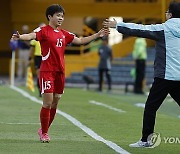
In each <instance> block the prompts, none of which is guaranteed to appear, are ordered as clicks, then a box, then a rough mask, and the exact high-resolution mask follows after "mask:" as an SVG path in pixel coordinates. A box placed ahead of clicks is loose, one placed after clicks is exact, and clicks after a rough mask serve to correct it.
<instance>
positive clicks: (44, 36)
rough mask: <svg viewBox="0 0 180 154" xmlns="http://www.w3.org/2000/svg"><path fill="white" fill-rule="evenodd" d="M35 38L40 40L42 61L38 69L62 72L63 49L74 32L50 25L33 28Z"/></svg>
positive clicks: (69, 41) (71, 38)
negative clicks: (56, 28)
mask: <svg viewBox="0 0 180 154" xmlns="http://www.w3.org/2000/svg"><path fill="white" fill-rule="evenodd" d="M34 32H35V33H36V40H38V41H39V42H40V45H41V53H42V63H41V67H40V71H60V72H63V73H64V71H65V70H64V69H65V68H64V51H65V47H66V45H67V44H69V43H71V42H72V40H73V39H74V34H72V33H70V32H68V31H65V30H63V29H58V30H55V29H53V28H52V27H51V26H49V25H47V26H45V27H41V28H40V27H39V28H37V29H36V30H34Z"/></svg>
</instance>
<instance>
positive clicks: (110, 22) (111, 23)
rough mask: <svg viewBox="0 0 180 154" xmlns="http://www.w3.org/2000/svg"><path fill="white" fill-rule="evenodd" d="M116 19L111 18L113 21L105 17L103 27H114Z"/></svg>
mask: <svg viewBox="0 0 180 154" xmlns="http://www.w3.org/2000/svg"><path fill="white" fill-rule="evenodd" d="M116 24H117V21H116V19H114V18H113V21H110V20H109V19H106V20H105V21H103V27H104V28H106V29H107V28H116Z"/></svg>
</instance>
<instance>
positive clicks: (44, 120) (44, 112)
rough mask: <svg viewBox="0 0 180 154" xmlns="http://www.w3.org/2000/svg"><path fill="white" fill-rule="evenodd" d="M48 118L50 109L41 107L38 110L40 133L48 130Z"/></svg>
mask: <svg viewBox="0 0 180 154" xmlns="http://www.w3.org/2000/svg"><path fill="white" fill-rule="evenodd" d="M49 119H50V109H47V108H44V107H42V108H41V111H40V121H41V128H42V134H44V133H47V132H48V128H49Z"/></svg>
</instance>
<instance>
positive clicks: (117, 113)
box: [0, 86, 180, 154]
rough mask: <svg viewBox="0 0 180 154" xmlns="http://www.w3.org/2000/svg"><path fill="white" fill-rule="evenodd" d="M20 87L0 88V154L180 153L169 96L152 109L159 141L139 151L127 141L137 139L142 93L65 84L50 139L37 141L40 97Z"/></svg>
mask: <svg viewBox="0 0 180 154" xmlns="http://www.w3.org/2000/svg"><path fill="white" fill-rule="evenodd" d="M20 89H21V90H23V91H21V93H20V92H18V91H16V90H14V89H12V88H10V87H9V86H0V105H1V107H0V118H1V119H0V154H1V153H2V154H5V153H8V154H9V153H13V154H14V153H17V154H21V153H22V154H26V153H32V154H36V153H37V154H40V153H44V154H45V153H47V154H48V153H51V154H59V153H60V154H115V153H118V152H117V151H119V153H128V152H129V153H133V154H146V153H147V154H150V153H163V154H169V153H171V154H178V153H180V143H179V142H178V141H179V140H178V139H180V133H179V132H180V118H179V116H180V108H179V106H178V105H177V104H176V103H175V102H174V101H172V99H171V98H170V97H168V98H167V99H166V101H165V102H164V104H163V105H162V106H161V108H160V110H159V111H158V113H157V119H156V127H155V132H159V133H160V134H161V140H162V141H161V144H160V145H159V146H158V147H156V148H154V149H148V148H143V149H142V148H141V149H139V148H130V147H129V146H128V145H129V144H130V143H133V142H136V141H137V140H139V139H140V136H141V127H142V114H143V108H141V107H137V106H136V105H135V104H137V103H144V102H145V100H146V97H147V96H144V95H134V94H122V93H117V92H116V93H113V92H112V93H111V94H110V93H105V92H104V93H98V92H96V91H85V90H83V89H78V88H66V89H65V93H64V95H63V96H62V99H61V101H60V103H59V110H58V114H57V115H56V118H55V120H54V123H53V125H52V126H51V128H50V130H49V135H50V137H51V142H50V143H40V141H39V138H38V135H37V130H38V128H39V126H40V124H39V110H40V107H41V105H40V104H38V103H37V102H39V103H40V102H41V100H40V99H39V98H37V99H39V101H38V100H37V99H36V98H35V96H37V94H36V93H29V95H28V94H27V92H28V91H26V89H25V88H24V87H20ZM22 93H23V94H24V95H22ZM87 133H88V134H89V135H88V134H87ZM93 137H94V138H93ZM168 138H170V139H171V140H167V141H168V142H167V143H165V139H168ZM173 139H177V140H176V142H173V141H174V140H173ZM99 140H101V141H99Z"/></svg>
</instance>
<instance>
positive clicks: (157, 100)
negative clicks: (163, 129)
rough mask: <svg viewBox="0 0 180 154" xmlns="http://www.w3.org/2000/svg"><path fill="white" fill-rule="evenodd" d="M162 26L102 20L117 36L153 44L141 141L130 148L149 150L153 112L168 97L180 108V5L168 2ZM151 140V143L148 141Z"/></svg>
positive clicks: (152, 128) (153, 123) (153, 121)
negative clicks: (151, 65)
mask: <svg viewBox="0 0 180 154" xmlns="http://www.w3.org/2000/svg"><path fill="white" fill-rule="evenodd" d="M166 19H167V21H166V22H165V23H163V24H156V25H141V24H134V23H124V22H120V23H117V22H116V20H114V21H110V20H108V19H107V20H105V21H104V22H103V25H104V27H105V28H109V27H110V28H116V30H117V31H118V32H119V33H123V34H126V35H130V36H138V37H144V38H149V39H152V40H155V41H156V47H155V48H156V56H155V62H154V82H153V84H152V87H151V90H150V93H149V96H148V98H147V101H146V105H145V109H144V118H143V129H142V138H141V140H139V141H138V142H136V143H133V144H130V145H129V146H130V147H152V146H153V144H151V135H152V133H153V132H154V125H155V118H156V111H157V110H158V109H159V107H160V106H161V104H162V103H163V101H164V99H165V98H166V96H167V95H168V94H170V95H171V97H172V98H173V99H174V100H175V101H176V102H177V104H178V105H179V106H180V2H171V3H170V5H169V9H168V11H167V12H166ZM149 139H150V140H149Z"/></svg>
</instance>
